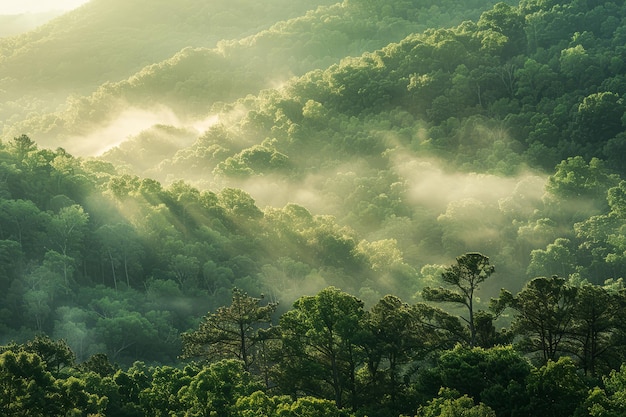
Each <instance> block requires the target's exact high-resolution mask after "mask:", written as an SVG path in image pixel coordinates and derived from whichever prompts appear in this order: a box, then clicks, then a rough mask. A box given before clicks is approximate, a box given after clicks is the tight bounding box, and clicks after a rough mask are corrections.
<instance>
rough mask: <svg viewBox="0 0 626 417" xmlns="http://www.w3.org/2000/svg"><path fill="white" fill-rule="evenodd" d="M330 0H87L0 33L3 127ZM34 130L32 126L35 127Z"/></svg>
mask: <svg viewBox="0 0 626 417" xmlns="http://www.w3.org/2000/svg"><path fill="white" fill-rule="evenodd" d="M329 3H331V1H324V0H320V1H316V2H313V3H312V2H310V1H282V0H273V1H269V2H264V3H263V4H260V3H258V4H257V3H250V2H247V1H211V2H210V3H207V2H204V1H198V0H182V1H179V2H177V3H176V4H172V3H171V2H168V1H132V2H127V1H102V0H92V1H90V2H88V3H87V4H85V5H83V6H82V7H80V8H78V9H76V10H74V11H72V12H69V13H67V14H65V15H62V16H60V17H58V18H56V19H54V20H52V21H51V22H49V23H48V24H46V25H43V26H41V27H39V28H37V29H35V30H33V31H31V32H27V33H25V34H21V35H18V36H15V37H7V38H0V63H1V64H2V65H0V89H1V90H2V91H3V99H2V107H1V108H0V119H1V120H2V122H3V123H4V127H5V128H6V127H7V126H10V125H11V124H12V123H15V122H18V121H20V120H23V119H24V118H26V117H34V114H33V113H35V112H36V113H38V114H46V113H49V112H53V111H56V110H57V109H58V108H59V107H60V106H64V103H66V100H67V99H68V97H80V96H83V95H85V94H90V93H91V92H93V91H94V90H95V89H96V88H97V87H98V86H99V85H101V84H103V83H107V82H117V81H119V80H121V79H125V78H127V77H129V76H131V75H132V74H134V73H135V72H137V71H139V70H141V68H143V67H145V66H146V65H150V64H153V63H155V62H159V61H161V60H164V59H167V58H169V57H171V56H172V55H174V54H175V53H176V52H178V51H180V50H181V49H183V48H186V47H194V48H198V47H209V48H212V47H214V46H215V45H216V43H217V42H218V41H220V40H222V39H237V38H240V37H243V36H247V35H251V34H254V33H256V32H258V31H259V30H262V29H265V28H267V27H269V26H270V25H272V24H273V23H275V22H276V21H279V20H282V19H288V18H292V17H295V16H299V15H301V14H303V13H305V12H306V11H307V10H309V9H310V8H315V7H317V6H318V5H322V4H329ZM32 133H34V132H32Z"/></svg>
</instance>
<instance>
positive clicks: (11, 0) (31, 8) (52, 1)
mask: <svg viewBox="0 0 626 417" xmlns="http://www.w3.org/2000/svg"><path fill="white" fill-rule="evenodd" d="M87 1H89V0H0V14H19V13H27V12H32V13H37V12H46V11H50V10H71V9H74V8H76V7H78V6H80V5H81V4H83V3H87Z"/></svg>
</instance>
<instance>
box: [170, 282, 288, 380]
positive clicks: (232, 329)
mask: <svg viewBox="0 0 626 417" xmlns="http://www.w3.org/2000/svg"><path fill="white" fill-rule="evenodd" d="M277 306H278V305H277V304H276V303H268V304H266V305H264V306H262V305H261V299H260V298H253V297H250V296H248V294H246V293H244V292H243V291H241V290H239V289H237V288H235V289H234V290H233V298H232V304H231V305H230V306H228V307H220V308H218V309H217V311H216V312H215V313H209V314H207V315H206V316H205V317H204V318H203V320H202V323H200V327H199V328H198V329H197V330H195V331H192V332H186V333H183V334H182V335H181V336H182V340H183V357H184V358H194V357H196V358H197V357H199V358H203V359H208V360H215V359H218V358H237V359H239V360H241V361H242V362H243V364H244V368H245V369H246V371H247V370H250V369H251V368H252V367H256V368H257V369H258V368H259V367H263V366H265V364H264V363H262V362H263V361H262V355H261V348H262V342H263V338H264V337H266V335H264V334H263V332H262V331H261V330H262V329H264V328H265V329H267V328H268V327H269V326H270V323H271V320H272V314H273V313H274V311H275V310H276V307H277Z"/></svg>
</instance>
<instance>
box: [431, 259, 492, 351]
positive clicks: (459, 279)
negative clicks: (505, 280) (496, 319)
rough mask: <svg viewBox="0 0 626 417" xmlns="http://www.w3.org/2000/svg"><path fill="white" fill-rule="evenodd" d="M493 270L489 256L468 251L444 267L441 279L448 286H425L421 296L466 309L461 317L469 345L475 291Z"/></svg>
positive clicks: (473, 332) (473, 337)
mask: <svg viewBox="0 0 626 417" xmlns="http://www.w3.org/2000/svg"><path fill="white" fill-rule="evenodd" d="M494 272H495V267H494V266H493V265H490V264H489V258H488V257H486V256H485V255H482V254H480V253H475V252H470V253H466V254H465V255H461V256H459V257H457V258H456V264H455V265H451V266H449V267H447V268H446V269H445V271H444V272H443V273H442V274H441V279H442V281H443V282H444V283H445V284H446V285H447V286H448V287H450V288H444V287H439V288H432V287H425V288H424V289H423V290H422V296H423V297H424V299H425V300H427V301H437V302H449V303H454V304H460V305H462V306H465V308H466V309H467V313H468V317H461V318H462V319H463V321H465V322H466V323H467V326H468V328H469V333H470V339H469V344H470V346H475V345H476V323H475V321H474V313H475V310H474V301H475V293H476V290H477V289H478V287H479V286H480V284H481V283H482V282H484V281H485V280H486V279H487V278H489V277H490V276H491V274H493V273H494Z"/></svg>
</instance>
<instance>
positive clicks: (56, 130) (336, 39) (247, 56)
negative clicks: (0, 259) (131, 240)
mask: <svg viewBox="0 0 626 417" xmlns="http://www.w3.org/2000/svg"><path fill="white" fill-rule="evenodd" d="M320 4H325V3H320ZM485 4H491V3H490V2H489V1H487V2H485V1H484V0H483V1H475V2H471V3H470V2H465V3H461V2H457V1H450V2H448V3H446V4H441V3H440V2H437V5H436V6H435V5H434V2H432V1H427V2H419V3H415V4H414V3H413V2H405V3H398V4H397V5H395V6H394V7H389V6H386V4H384V3H382V2H361V1H351V2H348V1H346V2H343V3H337V4H332V5H330V6H324V5H322V6H321V7H319V8H317V9H315V7H314V6H313V5H310V7H311V8H312V10H310V11H309V12H307V13H306V14H305V15H303V16H299V17H295V18H293V19H290V20H285V21H280V22H278V23H276V24H275V25H273V26H271V27H270V28H268V29H266V30H263V31H260V32H258V33H255V34H253V35H250V36H247V37H244V38H240V37H239V36H237V37H235V38H234V39H229V38H227V37H225V38H224V39H223V40H222V41H220V42H219V43H218V45H217V47H214V44H212V43H210V42H209V43H207V42H204V43H198V42H196V41H195V40H193V39H192V40H187V42H189V43H187V44H185V45H184V46H186V47H185V48H183V49H181V50H180V51H178V52H177V53H176V54H174V55H173V56H172V57H171V58H169V59H166V60H164V61H162V62H159V63H156V64H151V65H147V66H145V67H144V68H143V69H141V71H138V72H136V73H134V74H133V75H132V76H130V77H129V78H127V79H122V80H121V81H117V80H118V78H116V77H109V81H108V82H106V83H104V84H102V85H101V86H100V87H99V88H98V89H97V90H96V91H94V92H93V93H92V94H91V95H87V96H82V97H72V98H71V99H69V100H68V101H67V103H66V105H65V108H64V109H63V110H61V111H58V112H55V113H48V114H43V115H41V114H37V115H29V118H28V120H26V121H25V122H22V123H18V124H16V125H15V126H6V127H5V131H7V133H8V134H14V135H17V134H20V133H22V132H23V131H28V132H30V133H31V134H37V136H38V137H39V142H41V143H45V144H48V143H54V144H57V145H58V144H63V146H65V147H68V148H69V149H70V150H72V151H77V152H80V153H82V154H85V153H89V152H94V150H92V149H90V150H83V149H81V148H80V144H81V143H84V142H85V141H87V140H88V139H85V138H84V136H88V133H89V132H90V131H93V130H97V129H99V128H102V127H104V126H107V124H109V123H120V121H119V120H118V117H119V116H120V114H123V112H124V110H125V109H128V108H129V107H130V108H140V109H146V110H148V111H151V112H156V113H157V117H158V116H160V117H164V115H163V113H164V112H163V110H164V109H167V110H168V111H171V112H173V113H174V115H175V116H176V118H177V119H181V120H182V121H183V122H184V121H185V120H188V119H189V118H191V119H197V118H204V117H205V116H206V114H207V113H208V112H209V111H211V109H212V107H213V105H214V104H215V103H216V102H231V101H234V100H236V99H238V98H240V97H245V96H246V95H248V94H257V93H258V92H259V91H260V90H261V89H263V88H270V87H275V86H277V85H280V84H282V83H284V82H286V81H287V80H288V79H289V78H290V77H292V76H294V75H296V76H300V75H302V74H304V73H305V72H307V71H310V70H313V69H319V68H326V67H328V66H329V65H331V64H333V63H336V62H339V60H340V59H341V58H343V57H345V56H353V55H356V56H358V55H361V54H362V53H363V52H365V51H372V50H375V49H377V48H380V47H383V46H385V45H387V44H388V43H389V42H393V41H398V40H400V39H402V38H403V37H405V36H406V35H407V34H409V33H412V32H414V31H416V30H423V29H424V28H426V27H428V26H429V25H448V24H454V23H458V22H460V21H461V20H462V19H464V18H468V17H478V16H479V14H480V12H481V11H482V9H483V7H485ZM444 6H445V8H444ZM177 7H178V6H177ZM205 7H206V6H205ZM216 7H217V5H216ZM229 7H238V6H237V5H236V4H235V5H234V6H232V5H231V6H229ZM190 10H193V9H190ZM238 10H240V9H238ZM227 11H228V10H227ZM155 13H156V12H155ZM268 16H275V18H276V19H277V20H279V18H280V17H281V16H282V15H281V14H276V15H272V14H268ZM194 19H197V17H195V15H194ZM190 24H193V27H197V26H198V24H197V23H194V22H193V21H192V22H191V23H190ZM150 28H151V27H149V26H148V27H147V28H144V30H146V31H149V30H150ZM214 30H215V31H216V32H217V33H216V34H219V33H220V32H219V31H217V29H214ZM159 36H163V34H159ZM157 38H158V37H157ZM105 41H106V40H105ZM183 41H184V40H183ZM109 43H110V42H109ZM157 44H158V43H157V42H156V41H155V43H154V45H157ZM75 53H80V49H79V50H77V51H75ZM111 53H115V54H119V52H117V51H114V50H113V51H112V52H111ZM130 57H131V58H132V57H133V55H130ZM133 62H135V61H133ZM72 82H75V80H72ZM170 119H172V117H170ZM174 122H178V120H174ZM7 129H8V130H7ZM117 134H118V135H119V134H122V135H123V133H117ZM125 138H126V136H125V135H124V136H122V137H120V138H117V141H114V143H117V142H120V141H122V140H123V139H125ZM69 139H73V141H70V140H69ZM107 139H108V140H111V139H110V138H107Z"/></svg>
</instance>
